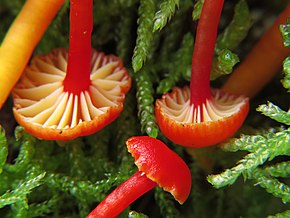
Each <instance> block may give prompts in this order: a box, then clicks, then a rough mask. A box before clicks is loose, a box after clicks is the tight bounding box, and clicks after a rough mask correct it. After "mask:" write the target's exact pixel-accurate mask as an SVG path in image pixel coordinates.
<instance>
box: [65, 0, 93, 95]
mask: <svg viewBox="0 0 290 218" xmlns="http://www.w3.org/2000/svg"><path fill="white" fill-rule="evenodd" d="M92 7H93V1H92V0H71V1H70V42H69V46H70V47H69V54H68V66H67V74H66V77H65V79H64V90H65V91H68V92H72V93H74V94H79V93H80V92H82V91H84V90H87V89H88V87H89V85H90V82H91V81H90V71H91V34H92V29H93V11H92Z"/></svg>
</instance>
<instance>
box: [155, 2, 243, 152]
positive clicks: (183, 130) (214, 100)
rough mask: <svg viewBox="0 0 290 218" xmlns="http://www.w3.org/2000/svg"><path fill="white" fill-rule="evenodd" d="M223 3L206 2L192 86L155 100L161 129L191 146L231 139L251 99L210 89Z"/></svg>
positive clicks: (201, 19) (199, 30) (196, 51)
mask: <svg viewBox="0 0 290 218" xmlns="http://www.w3.org/2000/svg"><path fill="white" fill-rule="evenodd" d="M223 2H224V1H223V0H205V1H204V5H203V8H202V12H201V16H200V20H199V22H198V26H197V33H196V39H195V45H194V51H193V56H192V70H191V80H190V87H185V88H177V87H176V88H174V89H173V91H172V93H165V94H164V95H163V96H162V98H161V99H158V100H157V101H156V107H155V114H156V120H157V123H158V125H159V128H160V130H161V131H162V132H163V134H164V135H165V136H166V137H167V138H169V139H170V140H171V141H173V142H175V143H177V144H180V145H184V146H190V147H195V148H198V147H204V146H210V145H214V144H217V143H219V142H221V141H223V140H225V139H227V138H228V137H230V136H232V135H233V134H234V133H235V132H236V131H237V129H238V128H239V127H240V126H241V125H242V123H243V121H244V119H245V118H246V115H247V113H248V110H249V100H248V98H246V97H244V96H241V95H233V94H230V93H225V92H223V91H221V90H217V89H211V88H210V70H211V63H212V56H213V52H214V47H215V42H216V36H217V28H218V23H219V18H220V14H221V11H222V6H223Z"/></svg>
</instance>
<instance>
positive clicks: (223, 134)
mask: <svg viewBox="0 0 290 218" xmlns="http://www.w3.org/2000/svg"><path fill="white" fill-rule="evenodd" d="M211 92H212V98H211V99H207V100H206V102H205V103H204V104H203V105H199V106H197V107H195V106H194V105H191V104H190V89H189V87H184V88H177V87H175V88H174V89H173V91H172V92H171V93H166V94H164V95H163V96H162V98H161V99H158V100H156V106H155V115H156V120H157V123H158V125H159V128H160V130H161V132H162V133H163V134H164V135H165V136H166V137H167V138H169V139H170V140H171V141H173V142H174V143H176V144H180V145H183V146H190V147H194V148H200V147H204V146H211V145H215V144H217V143H220V142H222V141H224V140H225V139H227V138H229V137H231V136H232V135H234V134H235V132H236V131H237V130H238V129H239V128H240V127H241V125H242V123H243V122H244V120H245V118H246V116H247V114H248V111H249V99H248V98H247V97H245V96H242V95H233V94H228V93H225V92H222V91H220V90H217V89H212V90H211Z"/></svg>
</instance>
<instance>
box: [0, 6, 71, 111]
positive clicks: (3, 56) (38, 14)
mask: <svg viewBox="0 0 290 218" xmlns="http://www.w3.org/2000/svg"><path fill="white" fill-rule="evenodd" d="M64 1H65V0H27V1H26V3H25V4H24V6H23V8H22V10H21V11H20V13H19V14H18V16H17V17H16V18H15V20H14V22H13V23H12V25H11V27H10V29H9V30H8V32H7V34H6V36H5V38H4V40H3V42H2V45H1V47H0V78H1V79H0V90H1V94H0V108H1V107H2V105H3V103H4V102H5V100H6V99H7V97H8V95H9V93H10V91H11V90H12V88H13V87H14V85H15V83H16V82H17V80H18V79H19V78H20V76H21V74H22V72H23V70H24V68H25V66H26V65H27V63H28V61H29V58H30V56H31V54H32V52H33V50H34V48H35V47H36V45H37V44H38V42H39V41H40V39H41V37H42V36H43V34H44V32H45V31H46V29H47V27H48V26H49V24H50V23H51V21H52V19H53V18H54V17H55V15H56V14H57V12H58V11H59V9H60V7H61V6H62V5H63V3H64Z"/></svg>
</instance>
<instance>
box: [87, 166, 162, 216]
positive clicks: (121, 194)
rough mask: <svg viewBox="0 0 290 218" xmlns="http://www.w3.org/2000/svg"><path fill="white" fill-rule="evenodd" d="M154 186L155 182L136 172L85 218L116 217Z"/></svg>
mask: <svg viewBox="0 0 290 218" xmlns="http://www.w3.org/2000/svg"><path fill="white" fill-rule="evenodd" d="M156 185H157V184H156V183H155V182H153V181H152V180H150V179H148V178H147V177H146V175H145V173H143V172H141V171H137V172H136V173H135V174H134V175H133V176H131V177H130V178H129V179H127V180H126V181H125V182H123V183H122V184H121V185H119V186H118V187H117V188H116V189H115V190H114V191H113V192H111V193H110V194H109V195H108V196H107V197H106V198H105V199H104V200H103V201H102V202H101V203H100V204H99V205H98V206H97V207H96V208H95V209H94V210H93V211H92V212H91V213H90V214H89V215H88V216H87V218H107V217H112V218H113V217H116V216H117V215H118V214H120V213H121V212H122V211H123V210H124V209H126V208H127V207H128V206H129V205H130V204H131V203H132V202H134V201H135V200H136V199H137V198H139V197H140V196H142V195H143V194H144V193H146V192H148V191H149V190H151V189H152V188H154V187H155V186H156Z"/></svg>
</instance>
